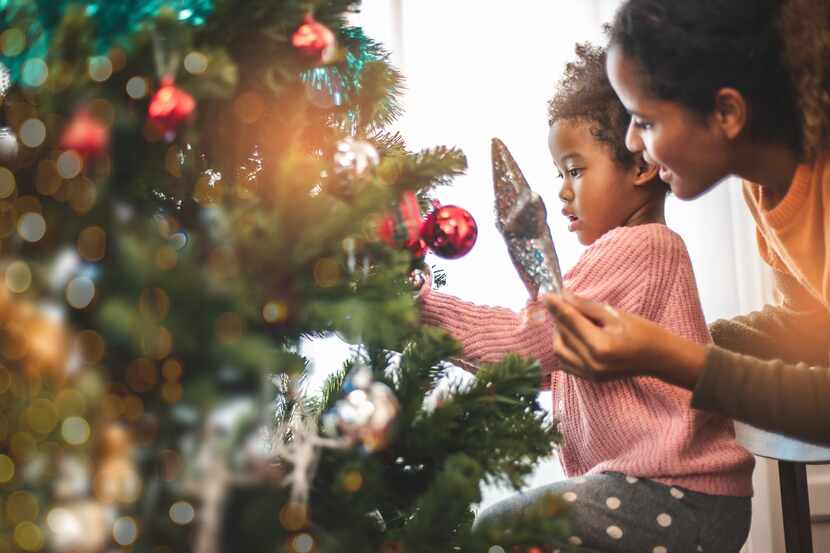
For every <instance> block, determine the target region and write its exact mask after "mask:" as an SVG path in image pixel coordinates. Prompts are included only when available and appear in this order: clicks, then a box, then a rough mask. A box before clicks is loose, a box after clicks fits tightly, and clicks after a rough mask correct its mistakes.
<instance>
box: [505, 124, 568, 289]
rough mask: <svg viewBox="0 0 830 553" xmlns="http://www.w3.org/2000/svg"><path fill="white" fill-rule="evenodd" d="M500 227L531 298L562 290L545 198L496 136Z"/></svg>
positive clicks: (511, 257) (560, 274)
mask: <svg viewBox="0 0 830 553" xmlns="http://www.w3.org/2000/svg"><path fill="white" fill-rule="evenodd" d="M491 154H492V162H493V188H494V191H495V195H496V228H498V230H499V232H500V233H501V234H502V236H503V237H504V241H505V242H506V243H507V251H508V253H509V254H510V259H511V260H512V261H513V265H514V266H515V267H516V271H517V272H518V273H519V277H521V279H522V282H524V285H525V287H526V288H527V291H528V292H529V293H530V297H531V298H535V297H536V295H537V294H538V293H540V292H541V293H546V292H559V291H560V290H561V289H562V273H561V271H560V269H559V258H558V257H557V255H556V248H555V247H554V245H553V238H551V234H550V228H548V224H547V210H546V209H545V204H544V202H543V201H542V198H540V197H539V195H538V194H537V193H535V192H533V191H532V190H531V189H530V185H529V184H528V183H527V180H526V179H525V177H524V175H523V174H522V171H521V169H519V166H518V164H517V163H516V161H515V160H514V159H513V156H512V155H510V151H508V149H507V146H505V145H504V143H503V142H502V141H501V140H499V139H498V138H494V139H493V142H492V146H491Z"/></svg>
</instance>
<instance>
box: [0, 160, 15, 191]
mask: <svg viewBox="0 0 830 553" xmlns="http://www.w3.org/2000/svg"><path fill="white" fill-rule="evenodd" d="M15 188H17V182H16V181H15V178H14V173H12V172H11V171H9V170H8V169H6V168H5V167H0V198H8V197H9V196H11V195H12V194H13V193H14V191H15Z"/></svg>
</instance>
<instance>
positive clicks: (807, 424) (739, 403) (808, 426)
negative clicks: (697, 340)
mask: <svg viewBox="0 0 830 553" xmlns="http://www.w3.org/2000/svg"><path fill="white" fill-rule="evenodd" d="M828 397H830V368H828V367H816V366H810V365H808V364H806V363H798V364H793V365H788V364H787V363H785V362H784V361H780V360H771V361H766V360H762V359H758V358H756V357H750V356H748V355H743V354H740V353H735V352H731V351H728V350H726V349H724V348H721V347H718V346H709V350H708V352H707V355H706V365H705V367H704V369H703V374H702V375H701V377H700V379H699V380H698V383H697V386H696V388H695V390H694V394H693V396H692V406H693V407H695V408H697V409H704V410H707V411H711V412H716V413H718V414H721V415H724V416H726V417H730V418H733V419H736V420H739V421H743V422H746V423H748V424H751V425H753V426H758V427H760V428H764V429H766V430H770V431H772V432H777V433H781V434H788V435H791V436H794V437H797V438H801V439H805V440H808V441H811V442H815V443H819V444H830V424H828V423H827V421H830V401H827V398H828Z"/></svg>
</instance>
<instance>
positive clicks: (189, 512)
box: [170, 501, 196, 525]
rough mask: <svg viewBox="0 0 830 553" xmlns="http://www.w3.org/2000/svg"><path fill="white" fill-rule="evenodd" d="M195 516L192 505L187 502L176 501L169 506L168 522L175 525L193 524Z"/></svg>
mask: <svg viewBox="0 0 830 553" xmlns="http://www.w3.org/2000/svg"><path fill="white" fill-rule="evenodd" d="M195 515H196V512H195V511H194V509H193V505H191V504H190V503H188V502H187V501H176V502H175V503H173V505H171V506H170V520H172V521H173V522H175V523H176V524H181V525H185V524H190V523H191V522H193V518H194V517H195Z"/></svg>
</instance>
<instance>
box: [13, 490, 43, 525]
mask: <svg viewBox="0 0 830 553" xmlns="http://www.w3.org/2000/svg"><path fill="white" fill-rule="evenodd" d="M39 512H40V507H39V506H38V503H37V499H35V496H33V495H32V494H30V493H29V492H26V491H20V490H19V491H16V492H12V493H11V494H9V496H8V499H6V517H7V518H8V519H9V520H10V521H11V522H13V523H20V522H25V521H27V520H30V521H31V520H35V519H36V518H37V515H38V513H39Z"/></svg>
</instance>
